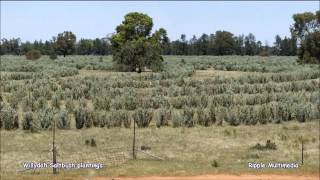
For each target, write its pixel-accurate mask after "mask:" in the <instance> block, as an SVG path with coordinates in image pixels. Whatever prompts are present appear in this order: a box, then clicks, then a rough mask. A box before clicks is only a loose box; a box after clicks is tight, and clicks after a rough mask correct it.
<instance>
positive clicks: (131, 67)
mask: <svg viewBox="0 0 320 180" xmlns="http://www.w3.org/2000/svg"><path fill="white" fill-rule="evenodd" d="M152 27H153V22H152V19H151V18H150V17H149V16H148V15H146V14H142V13H138V12H132V13H128V14H127V15H125V17H124V20H123V21H122V24H120V25H119V26H117V28H116V33H115V34H114V35H113V36H112V37H111V44H112V55H113V61H114V63H115V67H116V68H117V69H118V70H122V71H138V72H141V71H142V70H143V69H144V67H147V68H150V69H152V70H153V71H159V70H161V69H162V62H163V58H162V56H161V55H160V53H161V49H162V47H163V45H164V43H166V42H165V41H167V39H168V38H167V33H166V31H165V30H164V29H163V28H161V29H159V30H157V31H155V33H153V34H151V30H152Z"/></svg>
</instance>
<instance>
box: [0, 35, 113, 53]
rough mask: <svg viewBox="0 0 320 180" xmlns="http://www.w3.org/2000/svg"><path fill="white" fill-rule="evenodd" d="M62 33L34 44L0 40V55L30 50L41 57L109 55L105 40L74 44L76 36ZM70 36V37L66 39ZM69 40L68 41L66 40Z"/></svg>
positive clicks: (109, 51) (82, 41)
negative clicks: (37, 51)
mask: <svg viewBox="0 0 320 180" xmlns="http://www.w3.org/2000/svg"><path fill="white" fill-rule="evenodd" d="M70 33H71V32H64V33H61V34H59V35H58V37H53V38H52V40H49V41H48V40H46V41H44V42H43V41H42V40H40V41H37V40H35V41H34V42H29V41H26V42H22V41H21V39H20V38H12V39H9V40H8V39H5V38H3V39H1V44H0V48H1V49H0V54H1V55H4V54H12V55H24V54H26V53H27V52H28V51H30V50H39V51H40V52H41V54H43V55H50V54H52V53H56V54H59V55H68V54H78V55H90V54H92V55H109V54H111V45H110V41H109V40H108V39H107V38H96V39H93V40H92V39H80V41H78V42H76V36H75V35H74V34H70ZM68 36H70V37H68ZM68 38H69V41H68V40H67V39H68Z"/></svg>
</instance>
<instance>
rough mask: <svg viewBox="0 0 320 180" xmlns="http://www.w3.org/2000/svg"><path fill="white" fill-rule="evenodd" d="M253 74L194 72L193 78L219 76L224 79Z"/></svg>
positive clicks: (208, 70) (220, 71) (241, 72)
mask: <svg viewBox="0 0 320 180" xmlns="http://www.w3.org/2000/svg"><path fill="white" fill-rule="evenodd" d="M254 74H255V72H243V71H222V70H215V69H212V68H211V69H206V70H196V71H195V73H194V75H193V77H194V78H209V77H214V76H221V77H225V78H238V77H240V76H243V75H254ZM260 74H261V73H260Z"/></svg>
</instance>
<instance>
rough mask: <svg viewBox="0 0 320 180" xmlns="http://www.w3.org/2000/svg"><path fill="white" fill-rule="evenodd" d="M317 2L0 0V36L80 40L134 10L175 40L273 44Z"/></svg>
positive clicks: (109, 28)
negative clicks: (246, 39) (214, 37)
mask: <svg viewBox="0 0 320 180" xmlns="http://www.w3.org/2000/svg"><path fill="white" fill-rule="evenodd" d="M319 6H320V4H319V1H294V2H289V1H282V2H276V1H233V2H230V1H224V2H223V1H127V2H126V1H120V2H114V1H94V2H89V1H66V2H64V1H42V2H39V1H21V2H17V1H14V2H9V1H5V2H4V1H1V38H13V37H15V38H17V37H20V38H21V40H22V41H23V42H25V41H34V40H40V39H42V40H50V39H51V38H52V36H56V35H57V34H58V33H61V32H63V31H66V30H68V31H72V32H74V33H75V34H76V36H77V39H78V40H79V39H80V38H90V39H93V38H97V37H98V38H102V37H105V36H106V35H107V34H109V33H113V32H115V28H116V26H117V25H119V24H120V23H121V22H122V20H123V17H124V15H125V14H127V13H129V12H134V11H135V12H142V13H146V14H148V15H149V16H150V17H151V18H152V19H153V23H154V28H153V30H155V29H158V28H160V27H163V28H165V29H166V30H167V32H168V37H169V38H170V39H171V40H176V39H178V38H180V35H181V34H186V36H187V39H190V38H191V37H192V36H193V35H196V36H197V37H199V36H201V35H202V33H206V34H210V33H214V32H216V31H217V30H226V31H230V32H232V33H233V34H234V35H240V34H244V35H247V34H248V33H253V34H254V35H255V36H256V39H257V40H260V41H261V42H263V44H264V43H265V42H268V44H269V45H271V44H272V43H273V42H274V39H275V38H274V37H275V36H276V35H277V34H279V35H280V36H281V37H284V36H290V31H289V27H290V25H292V24H293V20H292V15H293V14H295V13H300V12H305V11H312V12H315V11H316V10H319V9H320V7H319Z"/></svg>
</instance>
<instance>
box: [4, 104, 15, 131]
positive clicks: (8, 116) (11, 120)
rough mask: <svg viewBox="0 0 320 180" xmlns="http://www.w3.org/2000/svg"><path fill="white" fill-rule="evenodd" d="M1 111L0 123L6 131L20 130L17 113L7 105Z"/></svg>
mask: <svg viewBox="0 0 320 180" xmlns="http://www.w3.org/2000/svg"><path fill="white" fill-rule="evenodd" d="M0 110H1V115H0V123H1V127H2V126H3V128H4V129H6V130H11V129H17V128H19V122H18V115H17V113H16V111H15V110H14V109H13V108H11V107H10V106H9V105H8V104H5V105H4V107H3V108H1V109H0Z"/></svg>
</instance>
